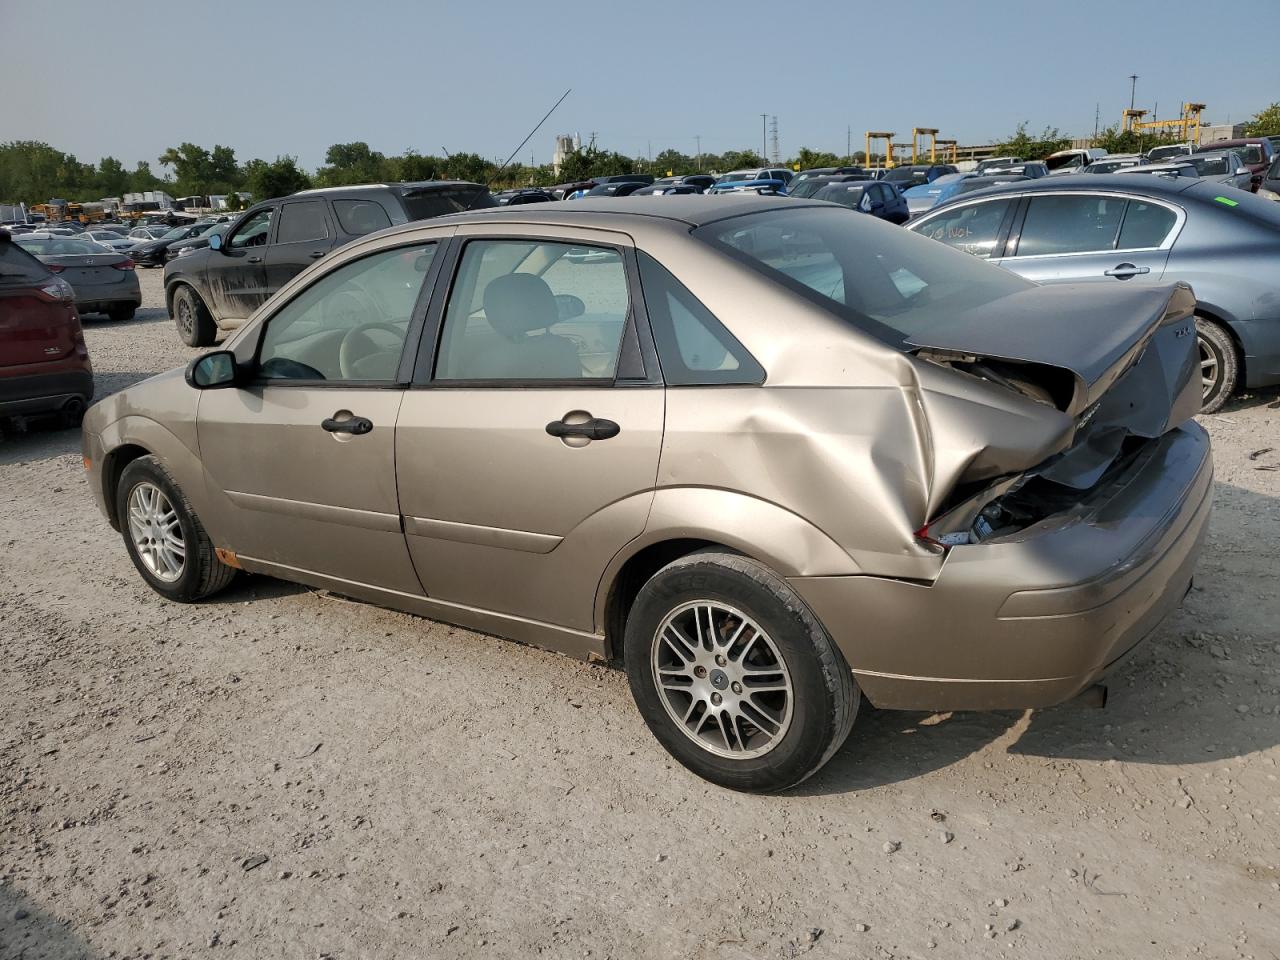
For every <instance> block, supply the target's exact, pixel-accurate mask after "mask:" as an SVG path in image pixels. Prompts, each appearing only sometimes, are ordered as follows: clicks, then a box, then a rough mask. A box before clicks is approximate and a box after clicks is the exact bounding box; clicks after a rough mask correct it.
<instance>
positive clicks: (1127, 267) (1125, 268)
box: [1102, 263, 1151, 280]
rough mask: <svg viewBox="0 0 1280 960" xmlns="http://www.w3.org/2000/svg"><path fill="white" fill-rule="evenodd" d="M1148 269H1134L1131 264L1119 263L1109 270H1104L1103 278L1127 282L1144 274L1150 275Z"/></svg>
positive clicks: (1149, 269)
mask: <svg viewBox="0 0 1280 960" xmlns="http://www.w3.org/2000/svg"><path fill="white" fill-rule="evenodd" d="M1150 272H1151V268H1150V267H1135V266H1134V265H1133V264H1132V263H1119V264H1116V266H1115V267H1113V268H1112V269H1110V270H1104V271H1103V274H1102V275H1103V276H1104V277H1115V278H1116V279H1117V280H1128V279H1129V278H1130V277H1136V276H1139V275H1141V274H1144V273H1150Z"/></svg>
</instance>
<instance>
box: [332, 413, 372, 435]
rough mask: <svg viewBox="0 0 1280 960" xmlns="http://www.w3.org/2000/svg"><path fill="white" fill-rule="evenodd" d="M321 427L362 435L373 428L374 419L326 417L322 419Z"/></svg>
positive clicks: (336, 431)
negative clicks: (336, 418)
mask: <svg viewBox="0 0 1280 960" xmlns="http://www.w3.org/2000/svg"><path fill="white" fill-rule="evenodd" d="M320 427H321V429H324V430H328V431H329V432H330V433H350V434H353V435H355V436H357V437H362V436H364V435H365V434H366V433H370V432H371V431H372V430H373V421H372V420H370V419H369V418H368V417H349V418H347V419H346V420H335V419H334V418H333V417H326V418H325V419H324V420H322V421H320Z"/></svg>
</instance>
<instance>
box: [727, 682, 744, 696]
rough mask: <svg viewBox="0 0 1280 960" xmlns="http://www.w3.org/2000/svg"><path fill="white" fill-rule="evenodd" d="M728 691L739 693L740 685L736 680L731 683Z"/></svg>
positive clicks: (740, 690)
mask: <svg viewBox="0 0 1280 960" xmlns="http://www.w3.org/2000/svg"><path fill="white" fill-rule="evenodd" d="M729 689H730V690H732V691H733V692H734V693H741V692H742V684H740V683H739V682H738V681H737V680H735V681H733V684H732V685H731V686H730V687H729Z"/></svg>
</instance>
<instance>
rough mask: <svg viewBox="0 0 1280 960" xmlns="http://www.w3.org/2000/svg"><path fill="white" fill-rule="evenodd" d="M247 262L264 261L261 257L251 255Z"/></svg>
mask: <svg viewBox="0 0 1280 960" xmlns="http://www.w3.org/2000/svg"><path fill="white" fill-rule="evenodd" d="M245 262H246V263H261V262H262V258H261V257H250V258H249V259H248V260H246V261H245Z"/></svg>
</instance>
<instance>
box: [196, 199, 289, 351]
mask: <svg viewBox="0 0 1280 960" xmlns="http://www.w3.org/2000/svg"><path fill="white" fill-rule="evenodd" d="M275 212H276V208H275V207H263V208H262V209H260V210H257V211H255V212H254V213H251V214H249V216H247V217H246V218H245V219H244V220H242V221H241V222H240V224H239V225H237V226H236V228H235V229H234V230H233V231H231V232H230V233H228V234H227V236H226V237H225V239H224V240H223V242H222V249H220V250H218V251H216V252H213V253H210V255H209V257H208V259H207V260H206V261H205V263H206V270H207V271H208V274H207V276H208V287H209V296H210V297H211V298H212V300H213V303H211V304H210V306H211V307H212V309H213V312H214V314H215V316H217V317H218V319H219V320H240V321H243V320H247V319H248V318H249V315H250V314H252V313H253V311H255V310H257V309H258V307H259V306H261V305H262V303H263V302H264V301H265V300H266V299H267V262H266V251H267V242H268V241H269V240H270V239H271V221H272V219H273V218H274V216H275ZM231 325H232V326H235V324H231Z"/></svg>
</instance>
